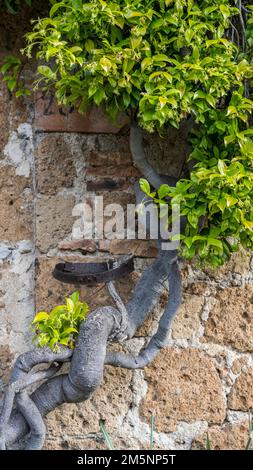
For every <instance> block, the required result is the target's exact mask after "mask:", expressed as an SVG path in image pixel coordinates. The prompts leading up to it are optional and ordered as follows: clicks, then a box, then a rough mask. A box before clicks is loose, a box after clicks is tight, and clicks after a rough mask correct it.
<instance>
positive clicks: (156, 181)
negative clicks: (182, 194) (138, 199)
mask: <svg viewBox="0 0 253 470" xmlns="http://www.w3.org/2000/svg"><path fill="white" fill-rule="evenodd" d="M130 149H131V153H132V157H133V163H134V165H135V166H136V167H137V168H138V169H139V170H140V172H141V173H142V175H143V176H144V177H145V178H146V179H147V180H148V181H149V183H150V184H151V185H152V186H153V187H154V188H155V189H158V188H160V186H161V185H162V184H165V183H167V181H168V180H167V178H166V177H163V176H160V175H159V174H158V173H157V172H156V171H155V169H154V168H153V167H152V166H151V165H150V163H148V161H147V158H146V155H145V151H144V148H143V136H142V130H141V128H140V127H139V126H138V125H137V124H136V123H133V124H132V126H131V131H130Z"/></svg>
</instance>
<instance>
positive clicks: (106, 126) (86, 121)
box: [34, 92, 129, 134]
mask: <svg viewBox="0 0 253 470" xmlns="http://www.w3.org/2000/svg"><path fill="white" fill-rule="evenodd" d="M35 103H36V109H35V121H34V125H35V127H36V128H37V130H41V131H46V132H83V133H95V134H99V133H110V134H111V133H112V134H117V133H118V132H119V131H120V129H121V128H122V127H123V126H125V125H126V124H128V122H129V120H128V118H127V117H126V116H125V115H122V114H120V115H119V116H118V118H117V120H116V122H115V123H112V122H111V121H110V120H109V118H108V117H107V116H106V115H105V113H104V112H103V111H102V109H101V108H97V107H95V106H94V107H92V108H91V109H89V111H88V112H87V114H83V115H82V114H79V113H78V112H76V111H74V110H73V109H72V108H69V109H68V108H62V107H58V106H57V104H56V102H55V101H54V100H52V99H51V98H46V97H44V98H43V96H42V94H41V92H38V94H37V96H36V101H35Z"/></svg>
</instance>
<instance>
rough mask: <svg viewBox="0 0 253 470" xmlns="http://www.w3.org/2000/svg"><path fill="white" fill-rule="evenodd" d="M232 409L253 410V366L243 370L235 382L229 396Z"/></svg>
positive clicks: (229, 404)
mask: <svg viewBox="0 0 253 470" xmlns="http://www.w3.org/2000/svg"><path fill="white" fill-rule="evenodd" d="M228 406H229V408H231V409H232V410H240V411H249V410H251V411H252V410H253V367H251V368H250V369H248V370H246V371H243V372H242V373H241V375H240V376H239V377H238V379H237V380H236V382H235V385H234V386H233V388H232V390H231V392H230V395H229V397H228Z"/></svg>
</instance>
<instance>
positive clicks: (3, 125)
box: [0, 83, 9, 160]
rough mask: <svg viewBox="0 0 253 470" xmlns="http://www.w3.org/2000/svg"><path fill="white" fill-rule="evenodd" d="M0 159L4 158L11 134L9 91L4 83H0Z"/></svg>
mask: <svg viewBox="0 0 253 470" xmlns="http://www.w3.org/2000/svg"><path fill="white" fill-rule="evenodd" d="M0 109H1V114H0V129H1V132H0V160H1V158H3V153H2V152H3V149H4V147H5V145H6V144H7V141H8V134H9V120H8V114H9V100H8V92H7V90H6V86H5V84H4V83H1V84H0Z"/></svg>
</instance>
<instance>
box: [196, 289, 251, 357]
mask: <svg viewBox="0 0 253 470" xmlns="http://www.w3.org/2000/svg"><path fill="white" fill-rule="evenodd" d="M216 300H217V302H216V304H215V306H214V308H213V309H212V311H211V313H210V316H209V319H208V321H207V324H206V328H205V341H213V342H214V343H219V344H226V345H228V346H232V347H234V348H235V349H237V350H238V351H242V352H245V351H249V352H252V351H253V285H252V284H249V285H247V286H246V287H238V288H234V287H229V288H227V289H224V290H223V291H221V292H220V293H219V294H218V295H217V298H216Z"/></svg>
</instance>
